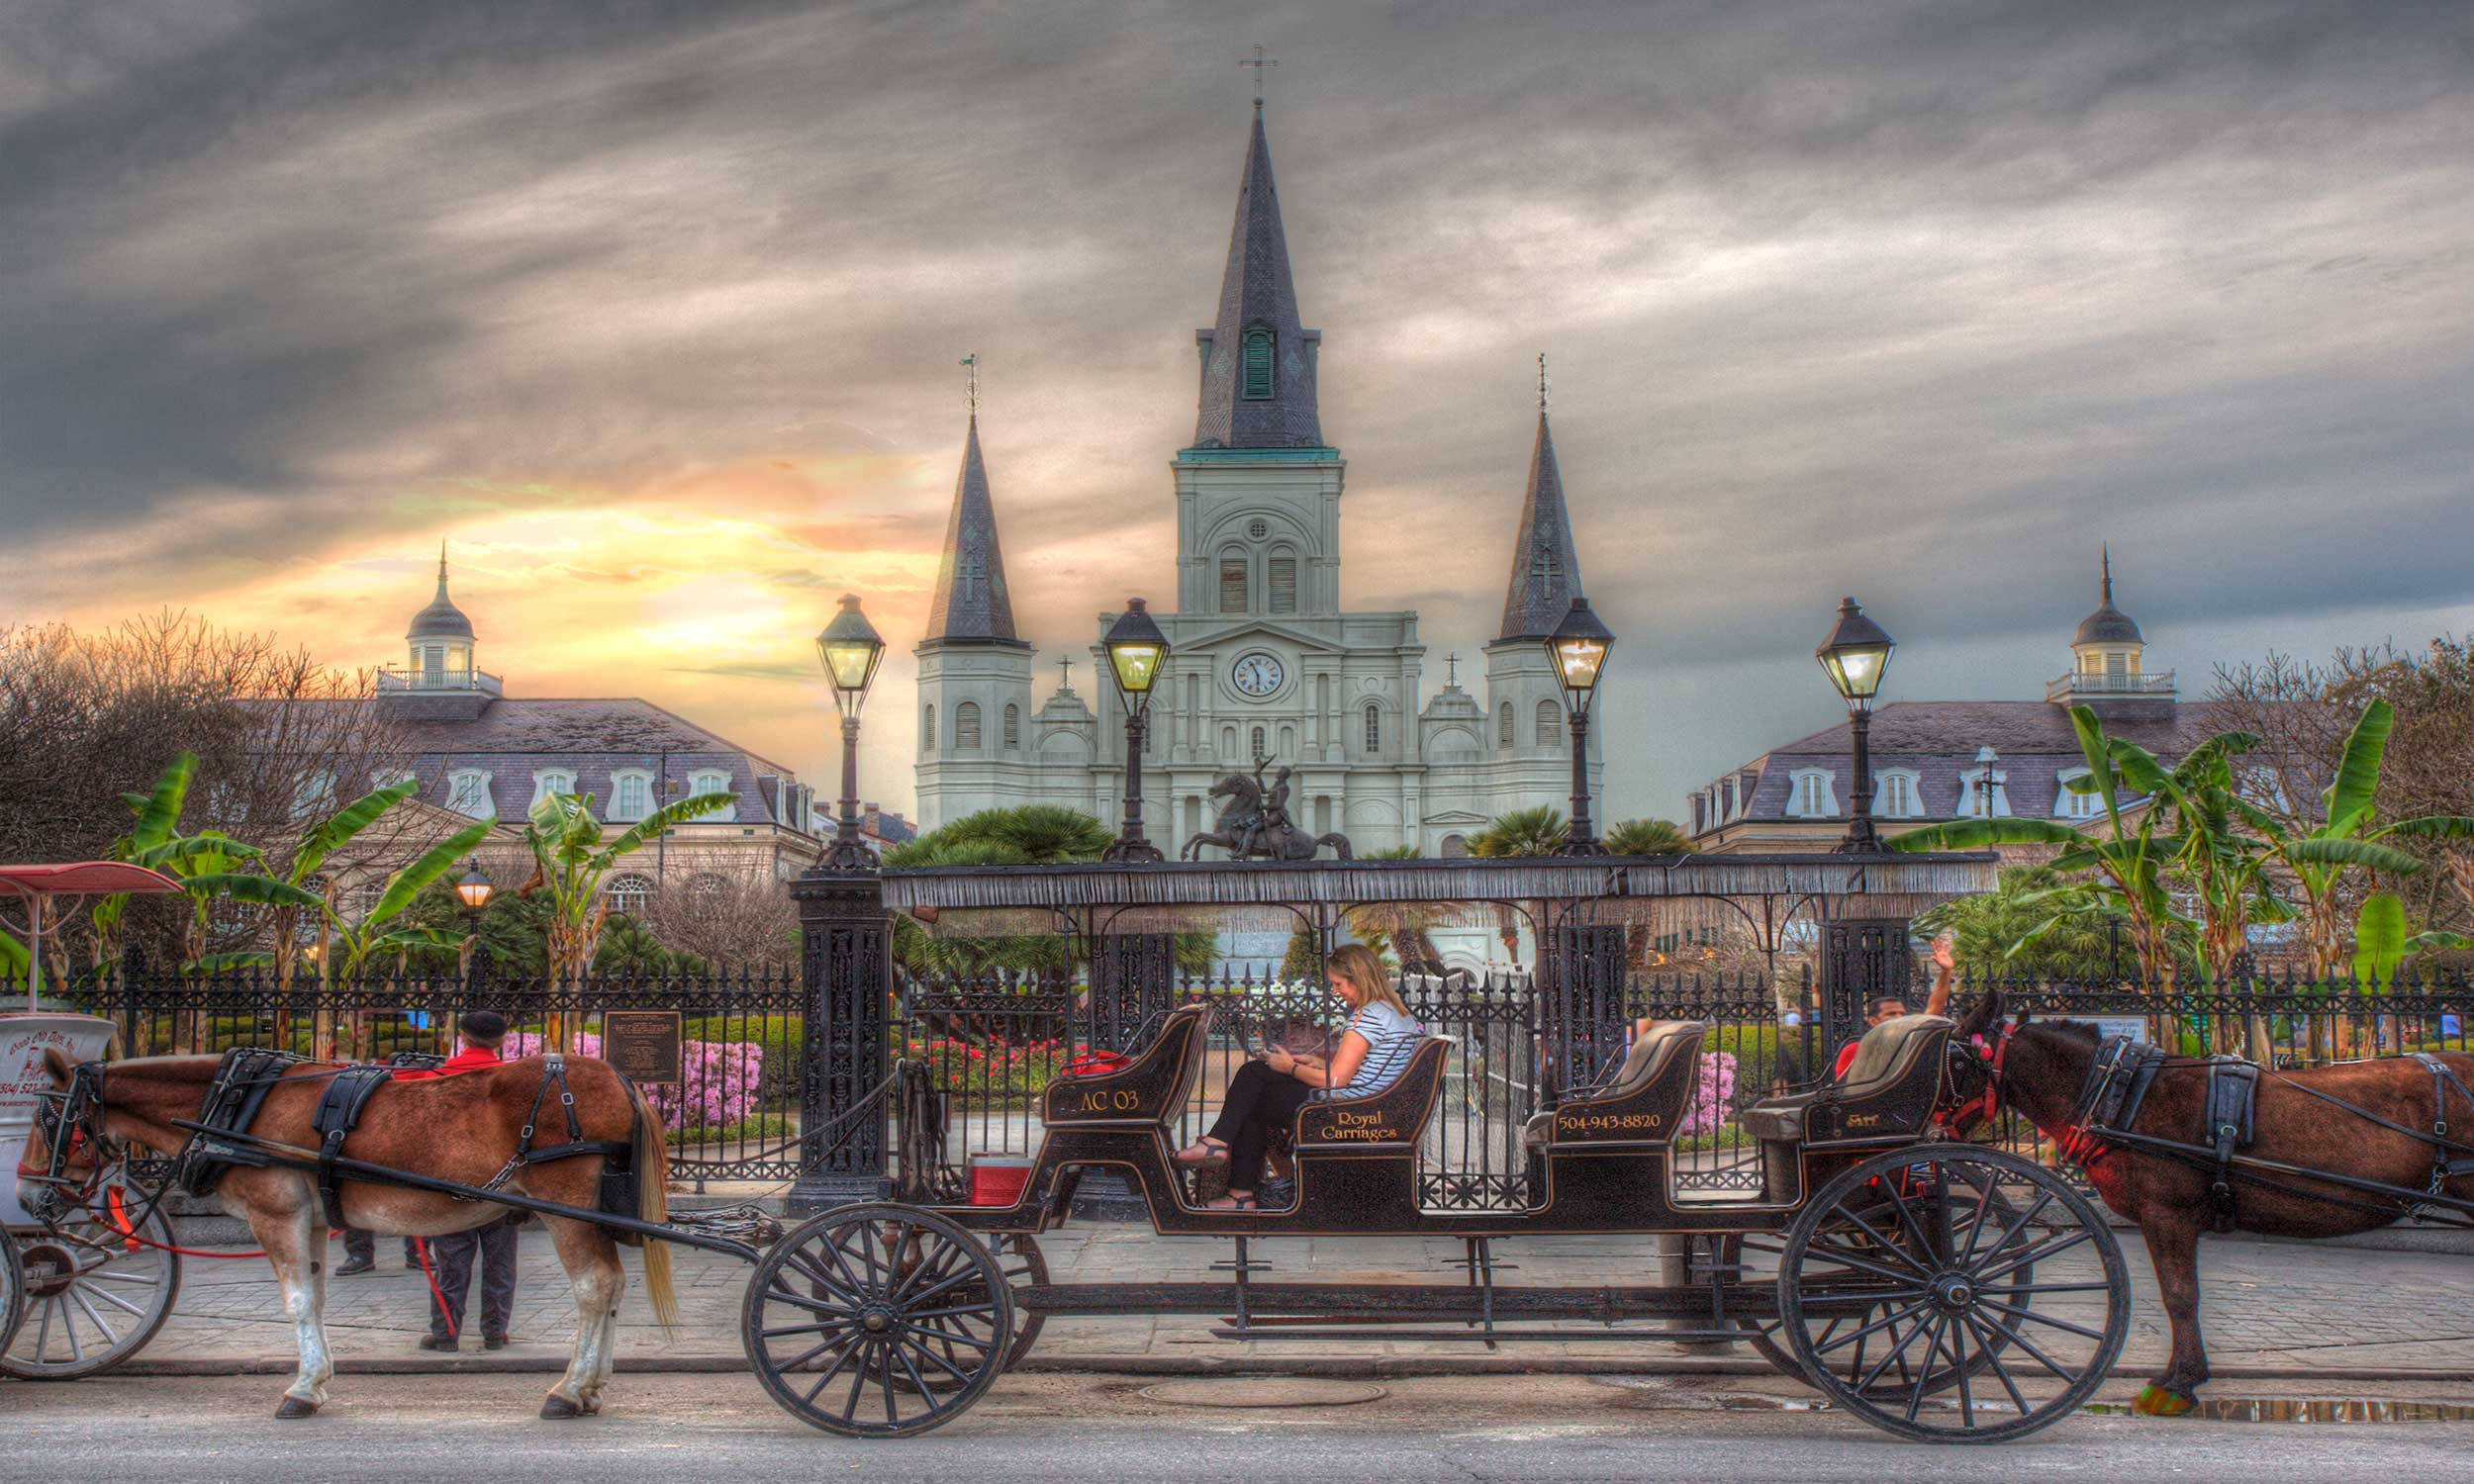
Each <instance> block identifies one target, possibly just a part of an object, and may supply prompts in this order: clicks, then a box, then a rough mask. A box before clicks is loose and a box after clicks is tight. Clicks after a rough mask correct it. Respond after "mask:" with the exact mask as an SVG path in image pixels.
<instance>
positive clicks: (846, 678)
mask: <svg viewBox="0 0 2474 1484" xmlns="http://www.w3.org/2000/svg"><path fill="white" fill-rule="evenodd" d="M816 656H817V658H818V659H820V660H822V661H823V662H824V675H825V679H827V680H829V681H831V682H832V683H833V705H834V707H835V709H837V710H839V711H840V712H841V713H842V817H841V818H840V819H839V820H838V821H836V822H835V824H834V826H833V848H832V849H831V850H829V851H826V852H825V855H824V862H823V865H824V869H825V870H827V871H868V870H872V869H873V868H874V867H875V866H876V858H875V857H874V856H871V855H869V854H868V847H867V844H866V843H865V842H864V841H862V840H861V839H860V838H859V707H860V706H861V705H862V704H864V703H865V702H866V700H867V698H868V687H869V685H870V684H871V683H872V682H874V681H875V679H876V667H877V663H878V662H879V661H880V660H883V659H884V658H885V640H884V639H883V638H882V637H881V636H879V635H878V633H877V631H876V625H875V624H872V623H870V622H869V621H868V615H867V614H865V613H862V612H860V611H859V595H858V594H856V593H845V594H843V595H842V610H841V611H840V612H838V613H835V614H834V615H833V621H832V622H831V623H828V624H826V625H825V626H824V632H823V633H820V634H818V635H816Z"/></svg>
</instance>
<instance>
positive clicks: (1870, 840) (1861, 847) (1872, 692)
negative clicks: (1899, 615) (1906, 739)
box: [1813, 598, 1898, 855]
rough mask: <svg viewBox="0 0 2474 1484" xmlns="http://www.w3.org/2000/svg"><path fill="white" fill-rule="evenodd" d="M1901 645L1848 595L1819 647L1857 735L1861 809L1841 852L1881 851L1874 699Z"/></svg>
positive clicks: (1857, 805) (1856, 809) (1857, 790)
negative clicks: (1875, 820) (1875, 801)
mask: <svg viewBox="0 0 2474 1484" xmlns="http://www.w3.org/2000/svg"><path fill="white" fill-rule="evenodd" d="M1896 648H1898V642H1897V641H1896V640H1894V639H1892V638H1891V637H1890V636H1889V635H1888V634H1886V633H1884V632H1882V629H1881V625H1880V624H1878V623H1875V622H1873V621H1872V620H1871V619H1869V618H1867V617H1865V616H1864V613H1863V609H1861V608H1859V607H1857V606H1856V605H1855V599H1853V598H1847V599H1842V600H1840V602H1839V622H1838V626H1837V627H1836V628H1833V629H1832V630H1830V637H1829V638H1827V639H1824V640H1823V641H1822V643H1821V647H1820V648H1819V649H1816V650H1814V651H1813V657H1814V658H1815V659H1817V660H1819V661H1821V668H1822V670H1823V671H1824V672H1825V673H1826V674H1828V675H1829V677H1830V684H1831V685H1832V686H1834V687H1836V688H1837V690H1838V693H1839V698H1840V699H1842V700H1844V701H1846V702H1847V721H1848V727H1849V729H1850V730H1851V731H1853V732H1854V734H1855V807H1854V809H1853V810H1852V811H1851V813H1850V818H1849V820H1848V826H1847V838H1846V839H1844V840H1842V841H1840V842H1839V849H1840V851H1842V852H1844V853H1846V854H1850V855H1870V854H1872V853H1874V852H1877V851H1879V850H1880V849H1881V837H1880V835H1879V834H1877V833H1875V832H1874V830H1873V827H1872V752H1871V736H1870V733H1871V729H1872V698H1873V696H1877V695H1879V694H1880V691H1881V673H1882V672H1883V671H1885V670H1887V669H1889V668H1890V652H1891V651H1892V650H1894V649H1896Z"/></svg>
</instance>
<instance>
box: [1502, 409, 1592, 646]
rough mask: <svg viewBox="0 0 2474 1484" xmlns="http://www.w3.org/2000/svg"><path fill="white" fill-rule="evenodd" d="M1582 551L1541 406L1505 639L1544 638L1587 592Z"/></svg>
mask: <svg viewBox="0 0 2474 1484" xmlns="http://www.w3.org/2000/svg"><path fill="white" fill-rule="evenodd" d="M1581 596H1582V593H1581V587H1580V556H1579V553H1578V552H1577V551H1576V550H1575V548H1574V547H1573V544H1572V520H1571V512H1570V510H1566V509H1565V507H1564V475H1563V471H1562V470H1560V469H1558V468H1557V467H1556V463H1555V433H1554V431H1553V429H1551V428H1550V427H1548V425H1547V413H1546V409H1545V408H1544V407H1543V406H1541V407H1540V408H1539V409H1538V441H1537V444H1536V446H1535V447H1533V448H1532V449H1531V450H1530V454H1529V487H1528V490H1527V491H1526V492H1525V493H1524V494H1523V495H1522V497H1521V505H1520V528H1519V529H1518V531H1516V532H1515V533H1514V535H1513V537H1512V572H1511V577H1510V580H1509V581H1508V582H1507V583H1506V584H1505V587H1504V592H1503V631H1502V632H1501V633H1499V634H1497V635H1496V636H1495V639H1496V642H1498V643H1500V642H1502V641H1503V640H1505V639H1543V638H1545V637H1547V636H1548V635H1549V634H1552V633H1554V632H1555V627H1556V625H1557V624H1559V623H1562V622H1563V621H1564V615H1565V614H1566V613H1567V612H1570V610H1571V605H1572V600H1573V599H1575V598H1578V597H1581Z"/></svg>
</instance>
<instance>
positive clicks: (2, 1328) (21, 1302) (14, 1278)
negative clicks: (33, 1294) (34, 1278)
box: [0, 1234, 26, 1350]
mask: <svg viewBox="0 0 2474 1484" xmlns="http://www.w3.org/2000/svg"><path fill="white" fill-rule="evenodd" d="M25 1310H26V1278H25V1275H24V1274H23V1273H22V1272H20V1271H19V1269H18V1264H17V1244H16V1243H14V1242H11V1241H9V1240H8V1239H7V1237H6V1235H5V1234H0V1350H6V1349H7V1348H8V1347H9V1341H10V1340H11V1339H12V1338H14V1337H15V1336H16V1334H17V1317H18V1316H19V1315H20V1314H22V1313H24V1312H25Z"/></svg>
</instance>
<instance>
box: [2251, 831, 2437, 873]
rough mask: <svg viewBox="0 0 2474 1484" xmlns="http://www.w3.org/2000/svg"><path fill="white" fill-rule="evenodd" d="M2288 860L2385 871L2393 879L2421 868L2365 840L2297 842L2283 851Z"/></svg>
mask: <svg viewBox="0 0 2474 1484" xmlns="http://www.w3.org/2000/svg"><path fill="white" fill-rule="evenodd" d="M2285 854H2286V857H2287V858H2288V859H2289V860H2292V861H2295V862H2298V863H2303V864H2308V865H2313V866H2360V867H2362V868H2364V869H2365V870H2369V871H2385V872H2389V873H2391V874H2393V875H2396V876H2412V875H2414V874H2415V873H2416V872H2418V871H2420V870H2422V869H2423V863H2422V862H2420V861H2418V860H2416V859H2415V858H2414V857H2412V856H2410V855H2407V854H2406V853H2405V852H2404V851H2402V850H2393V849H2391V848H2390V847H2388V846H2385V845H2375V844H2373V843H2372V842H2370V841H2368V840H2323V839H2319V838H2317V837H2314V838H2312V839H2309V840H2297V841H2295V842H2294V843H2293V845H2292V846H2291V847H2290V848H2289V849H2288V850H2287V851H2286V852H2285Z"/></svg>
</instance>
